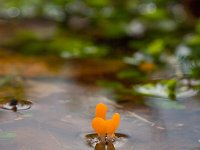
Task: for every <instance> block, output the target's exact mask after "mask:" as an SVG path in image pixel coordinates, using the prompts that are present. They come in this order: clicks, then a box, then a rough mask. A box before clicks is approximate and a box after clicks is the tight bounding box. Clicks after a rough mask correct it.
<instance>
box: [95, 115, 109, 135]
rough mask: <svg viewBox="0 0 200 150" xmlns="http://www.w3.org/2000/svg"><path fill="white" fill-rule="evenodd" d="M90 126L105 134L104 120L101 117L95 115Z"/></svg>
mask: <svg viewBox="0 0 200 150" xmlns="http://www.w3.org/2000/svg"><path fill="white" fill-rule="evenodd" d="M92 128H93V129H94V130H95V131H96V132H97V133H98V134H99V135H105V134H106V121H105V120H104V119H102V118H99V117H95V118H94V119H93V120H92Z"/></svg>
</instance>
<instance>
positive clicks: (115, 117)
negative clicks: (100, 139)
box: [112, 113, 120, 130]
mask: <svg viewBox="0 0 200 150" xmlns="http://www.w3.org/2000/svg"><path fill="white" fill-rule="evenodd" d="M112 121H113V125H114V128H115V130H116V129H117V128H118V126H119V123H120V115H119V114H118V113H115V114H114V115H113V116H112Z"/></svg>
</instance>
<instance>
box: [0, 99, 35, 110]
mask: <svg viewBox="0 0 200 150" xmlns="http://www.w3.org/2000/svg"><path fill="white" fill-rule="evenodd" d="M31 106H32V102H31V101H28V100H17V99H11V100H7V101H4V102H2V104H1V108H2V109H6V110H13V109H16V110H27V109H30V108H31Z"/></svg>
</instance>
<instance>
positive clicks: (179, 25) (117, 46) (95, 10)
mask: <svg viewBox="0 0 200 150" xmlns="http://www.w3.org/2000/svg"><path fill="white" fill-rule="evenodd" d="M199 8H200V4H199V2H198V1H197V0H184V1H180V0H179V1H178V0H177V1H175V0H168V1H165V0H151V1H149V0H141V1H139V0H124V1H122V0H115V1H114V0H52V1H47V0H43V1H41V0H29V1H26V0H1V5H0V38H1V39H0V47H1V51H3V50H5V51H13V52H16V53H22V54H26V55H44V54H45V55H56V56H58V57H62V58H71V57H73V58H74V57H76V58H87V57H124V56H131V55H132V54H133V53H135V52H136V51H138V52H141V53H144V54H146V55H149V56H150V57H152V59H154V60H156V61H162V58H161V56H163V54H164V53H167V54H176V53H178V52H179V51H187V52H191V51H192V57H198V54H199V53H200V52H199V50H198V48H199V43H200V42H199V41H200V37H199V32H200V23H199V20H198V17H199V16H200V11H199Z"/></svg>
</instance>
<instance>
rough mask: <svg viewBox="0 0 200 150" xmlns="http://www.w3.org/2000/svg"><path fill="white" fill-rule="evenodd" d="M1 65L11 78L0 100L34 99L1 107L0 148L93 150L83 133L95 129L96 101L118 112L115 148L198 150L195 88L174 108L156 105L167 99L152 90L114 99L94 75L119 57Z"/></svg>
mask: <svg viewBox="0 0 200 150" xmlns="http://www.w3.org/2000/svg"><path fill="white" fill-rule="evenodd" d="M0 66H1V71H0V74H1V76H2V78H3V77H4V76H11V77H10V78H12V79H11V81H10V80H9V81H8V82H5V83H4V84H3V85H2V86H1V89H0V96H1V99H2V104H1V106H2V105H3V104H5V103H9V101H10V99H11V98H16V99H18V100H19V103H20V102H21V101H23V100H28V101H31V102H32V105H31V108H30V109H27V110H21V109H18V110H17V111H16V112H14V111H12V110H6V109H0V147H1V148H0V149H2V150H11V149H13V150H56V149H57V150H92V149H94V147H92V146H90V145H89V144H88V143H87V142H88V141H87V140H88V139H87V135H88V134H92V133H94V132H93V130H92V127H91V120H92V118H93V117H94V111H95V106H96V104H97V103H99V102H103V103H105V104H107V105H108V107H109V113H108V116H111V115H112V114H113V113H114V112H118V113H120V115H121V123H120V126H119V129H118V130H117V133H121V134H124V135H126V136H127V137H124V138H123V139H122V140H121V141H118V142H116V143H114V146H115V149H116V150H169V149H170V150H200V126H199V124H200V117H199V116H200V97H199V95H198V94H197V93H195V94H194V95H192V96H190V97H183V98H178V99H177V101H176V103H177V104H178V105H180V106H181V107H175V108H173V107H168V108H166V107H160V106H162V105H165V106H166V105H169V104H168V99H167V98H159V97H154V96H144V97H143V99H140V98H138V99H136V100H138V101H143V105H135V103H134V102H132V101H129V102H123V103H117V102H115V99H114V97H113V96H114V94H115V93H114V92H112V91H109V90H107V89H105V88H103V87H100V86H97V85H96V84H94V82H93V81H94V80H96V79H102V78H107V77H108V78H110V77H112V75H113V74H115V73H116V72H118V71H120V70H121V69H122V68H123V67H125V65H124V64H123V63H121V62H119V61H118V60H106V61H105V60H92V59H91V60H85V61H84V60H63V61H60V62H58V61H57V60H55V59H48V60H46V59H40V58H23V57H22V56H14V57H13V58H9V56H6V57H2V60H1V62H0ZM97 68H98V69H97ZM133 101H135V99H133ZM161 102H163V103H164V104H163V103H162V104H161ZM170 105H171V103H170Z"/></svg>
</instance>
